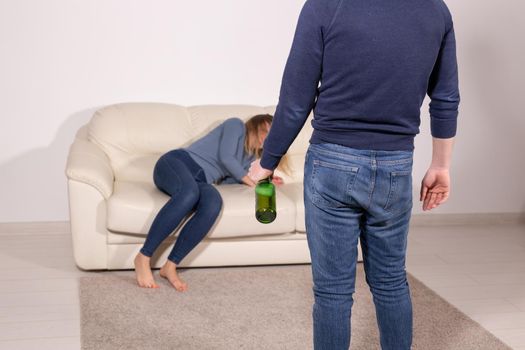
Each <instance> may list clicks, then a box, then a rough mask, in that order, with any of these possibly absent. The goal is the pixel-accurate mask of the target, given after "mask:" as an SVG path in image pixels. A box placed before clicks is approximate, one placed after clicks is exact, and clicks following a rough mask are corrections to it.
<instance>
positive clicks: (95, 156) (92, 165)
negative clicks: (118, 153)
mask: <svg viewBox="0 0 525 350" xmlns="http://www.w3.org/2000/svg"><path fill="white" fill-rule="evenodd" d="M86 134H87V125H84V126H83V127H82V128H81V129H80V130H79V131H78V133H77V136H76V138H75V141H74V142H73V144H72V145H71V147H70V149H69V155H68V158H67V163H66V176H67V178H68V179H70V180H76V181H79V182H83V183H85V184H88V185H91V186H93V187H95V188H96V189H97V190H98V191H99V192H100V193H101V194H102V196H103V197H104V198H105V199H108V198H109V196H111V194H112V193H113V182H114V175H113V168H112V167H111V164H110V162H109V158H108V157H107V155H106V153H104V151H102V150H101V149H100V147H98V146H97V145H95V144H94V143H92V142H90V141H89V140H88V139H87V137H86Z"/></svg>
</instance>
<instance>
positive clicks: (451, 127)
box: [430, 118, 457, 139]
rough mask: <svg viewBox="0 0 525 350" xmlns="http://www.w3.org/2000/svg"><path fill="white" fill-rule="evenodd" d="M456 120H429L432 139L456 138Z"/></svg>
mask: <svg viewBox="0 0 525 350" xmlns="http://www.w3.org/2000/svg"><path fill="white" fill-rule="evenodd" d="M456 131H457V120H455V119H454V120H444V119H437V118H430V133H431V134H432V136H433V137H437V138H440V139H448V138H451V137H454V136H456Z"/></svg>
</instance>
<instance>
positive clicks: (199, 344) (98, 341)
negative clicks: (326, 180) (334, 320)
mask: <svg viewBox="0 0 525 350" xmlns="http://www.w3.org/2000/svg"><path fill="white" fill-rule="evenodd" d="M180 273H181V277H182V278H183V279H184V280H186V281H187V282H188V285H189V289H188V291H187V292H185V293H179V292H177V291H176V290H175V289H173V288H172V287H171V286H170V285H169V284H168V282H167V281H166V280H164V279H162V278H160V277H159V276H158V270H155V277H156V279H157V281H158V282H159V283H160V285H161V287H160V288H159V289H143V288H139V287H138V286H137V285H136V283H135V279H134V272H133V271H119V272H116V273H115V272H100V276H93V277H82V278H81V279H80V303H81V343H82V349H97V350H101V349H184V350H188V349H229V350H230V349H231V350H234V349H297V350H304V349H312V348H313V346H312V318H311V309H312V303H313V295H312V291H311V286H312V282H311V281H312V279H311V267H310V265H291V266H257V267H227V268H191V269H181V270H180ZM409 284H410V288H411V294H412V301H413V308H414V340H413V349H420V350H433V349H436V350H437V349H439V350H470V349H472V350H474V349H490V350H499V349H506V350H507V349H510V348H509V347H507V346H506V345H504V344H503V343H501V342H500V341H499V340H498V339H496V338H495V337H494V336H492V335H491V334H490V333H489V332H487V331H486V330H484V329H483V328H482V327H481V326H480V325H479V324H477V323H476V322H474V321H473V320H471V319H470V318H468V317H467V316H466V315H464V314H463V313H461V312H460V311H459V310H457V309H456V308H454V307H453V306H452V305H450V304H449V303H448V302H446V301H445V300H443V299H442V298H440V297H439V296H437V295H436V294H435V293H434V292H432V291H431V290H430V289H428V288H427V287H426V286H425V285H423V284H422V283H421V282H419V281H418V280H416V279H415V278H414V277H412V276H411V275H409ZM354 299H355V302H354V307H353V308H352V340H351V349H353V350H354V349H355V350H368V349H370V350H372V349H373V350H377V349H379V340H378V332H377V325H376V320H375V312H374V307H373V303H372V299H371V296H370V292H369V290H368V286H367V285H366V282H365V281H364V274H363V267H362V264H358V276H357V283H356V293H355V294H354Z"/></svg>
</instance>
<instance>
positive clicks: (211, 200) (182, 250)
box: [140, 149, 222, 264]
mask: <svg viewBox="0 0 525 350" xmlns="http://www.w3.org/2000/svg"><path fill="white" fill-rule="evenodd" d="M153 180H154V183H155V185H156V186H157V188H158V189H159V190H161V191H162V192H164V193H166V194H167V195H169V196H170V197H171V198H170V199H169V200H168V202H167V203H166V204H165V205H164V206H163V207H162V208H161V210H160V211H159V213H158V214H157V216H156V217H155V220H154V221H153V223H152V224H151V227H150V230H149V232H148V236H147V237H146V241H145V242H144V246H143V247H142V249H141V250H140V252H141V253H142V254H144V255H146V256H152V255H153V253H154V252H155V250H156V249H157V247H158V246H159V245H160V244H161V243H162V241H164V239H165V238H166V237H168V235H169V234H170V233H172V232H173V231H174V230H175V229H176V228H177V227H178V226H179V224H180V223H181V221H182V220H183V219H184V218H185V217H186V216H188V214H190V213H191V212H192V211H195V214H194V215H193V216H192V217H191V218H190V219H189V220H188V221H187V222H186V224H185V225H184V227H183V228H182V230H181V231H180V233H179V236H178V237H177V240H176V242H175V245H174V247H173V249H172V251H171V253H170V254H169V256H168V259H169V260H171V261H173V262H174V263H176V264H179V262H180V261H181V260H182V259H183V258H184V257H185V256H186V255H187V254H188V253H189V252H190V251H191V250H192V249H193V248H194V247H195V246H196V245H197V244H198V243H199V242H200V241H201V240H202V239H203V238H204V236H206V234H207V233H208V232H209V230H210V229H211V227H212V226H213V224H214V223H215V220H216V219H217V217H218V216H219V213H220V211H221V208H222V197H221V195H220V193H219V191H217V189H216V188H215V187H214V186H213V185H211V184H208V183H207V182H206V176H205V174H204V170H203V169H202V168H201V167H200V166H199V165H198V164H197V163H196V162H195V161H194V160H193V159H192V158H191V156H190V155H189V154H188V153H187V152H186V151H185V150H183V149H174V150H171V151H169V152H167V153H165V154H164V155H162V156H161V157H160V158H159V160H158V161H157V163H156V164H155V169H154V171H153Z"/></svg>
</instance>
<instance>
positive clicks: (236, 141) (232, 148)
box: [183, 118, 255, 184]
mask: <svg viewBox="0 0 525 350" xmlns="http://www.w3.org/2000/svg"><path fill="white" fill-rule="evenodd" d="M245 134H246V127H245V124H244V122H243V121H242V119H240V118H229V119H226V120H225V121H224V122H222V123H221V124H220V125H219V126H217V127H216V128H215V129H213V130H211V131H210V132H209V133H208V134H206V135H204V136H203V137H201V138H200V139H198V140H196V141H195V142H193V143H192V144H191V145H189V146H187V147H185V148H183V149H184V150H186V151H187V152H188V153H189V154H190V156H191V158H192V159H193V160H195V162H196V163H197V164H199V165H200V166H201V167H202V169H203V170H204V174H205V175H206V182H207V183H209V184H211V183H220V184H226V183H242V178H243V177H244V176H245V175H246V174H247V173H248V169H249V168H250V164H251V163H252V162H253V161H254V160H255V155H252V156H248V154H247V153H246V152H245V151H244V139H245V137H246V135H245Z"/></svg>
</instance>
